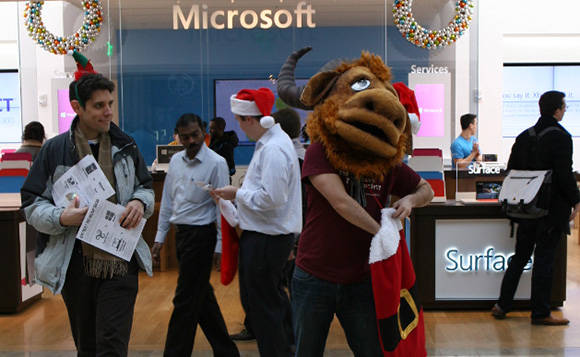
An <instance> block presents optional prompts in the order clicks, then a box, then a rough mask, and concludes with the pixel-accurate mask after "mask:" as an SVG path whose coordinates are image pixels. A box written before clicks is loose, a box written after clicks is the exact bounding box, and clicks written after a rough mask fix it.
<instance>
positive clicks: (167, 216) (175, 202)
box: [152, 113, 239, 356]
mask: <svg viewBox="0 0 580 357" xmlns="http://www.w3.org/2000/svg"><path fill="white" fill-rule="evenodd" d="M175 126H176V128H177V132H178V134H179V139H180V141H181V143H182V145H183V146H184V147H185V150H183V151H181V152H178V153H177V154H175V155H173V157H172V158H171V161H170V162H169V169H168V171H167V176H166V178H165V183H164V186H163V196H162V198H161V208H160V210H159V223H158V227H157V236H156V237H155V243H154V245H153V248H152V255H153V259H154V261H156V262H158V261H159V252H160V250H161V247H162V245H163V242H164V240H165V236H166V235H167V232H168V231H169V224H170V223H172V224H174V225H175V226H176V228H177V234H176V236H175V243H176V248H177V259H178V262H179V278H178V280H177V288H176V290H175V297H174V298H173V306H174V309H173V313H172V315H171V320H170V321H169V328H168V331H167V340H166V342H165V355H166V356H189V355H191V352H192V350H193V343H194V340H195V332H196V329H197V324H198V323H199V325H200V326H201V328H202V330H203V332H204V334H205V336H206V337H207V339H208V341H209V343H210V344H211V346H212V348H213V352H214V354H215V355H216V356H239V352H238V349H237V347H236V345H235V344H234V343H233V341H232V340H231V339H230V337H229V335H228V331H227V328H226V324H225V322H224V319H223V316H222V313H221V311H220V308H219V305H218V303H217V300H216V298H215V294H214V291H213V287H212V286H211V284H210V282H209V278H210V273H211V264H212V257H213V252H214V248H215V245H216V223H215V220H216V213H215V212H216V205H215V202H214V201H213V199H212V198H211V196H210V195H209V189H210V188H219V187H223V186H226V185H227V184H228V183H229V175H228V167H227V164H226V161H225V160H224V158H223V157H221V156H219V155H218V154H216V153H215V152H213V151H212V150H210V149H209V148H208V147H207V146H206V144H205V142H204V132H203V130H202V123H201V119H200V118H199V116H197V115H195V114H190V113H188V114H183V115H182V116H181V117H180V118H179V119H178V120H177V123H176V125H175Z"/></svg>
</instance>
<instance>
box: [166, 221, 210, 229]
mask: <svg viewBox="0 0 580 357" xmlns="http://www.w3.org/2000/svg"><path fill="white" fill-rule="evenodd" d="M175 226H176V227H177V230H186V229H195V228H213V227H215V222H211V223H208V224H202V225H197V224H176V225H175Z"/></svg>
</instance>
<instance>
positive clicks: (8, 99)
mask: <svg viewBox="0 0 580 357" xmlns="http://www.w3.org/2000/svg"><path fill="white" fill-rule="evenodd" d="M0 128H2V130H0V143H19V142H20V139H21V138H22V119H21V112H20V76H19V75H18V71H17V70H0Z"/></svg>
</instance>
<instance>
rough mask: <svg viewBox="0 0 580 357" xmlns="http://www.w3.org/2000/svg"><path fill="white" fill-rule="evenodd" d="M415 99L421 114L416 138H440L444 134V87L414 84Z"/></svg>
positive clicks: (440, 85) (441, 85)
mask: <svg viewBox="0 0 580 357" xmlns="http://www.w3.org/2000/svg"><path fill="white" fill-rule="evenodd" d="M415 98H416V99H417V105H418V106H419V113H420V114H421V128H420V129H419V132H418V133H417V136H426V137H442V136H443V135H444V134H445V117H444V116H443V114H444V112H445V111H444V110H445V86H444V85H443V84H416V85H415Z"/></svg>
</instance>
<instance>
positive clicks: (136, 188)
mask: <svg viewBox="0 0 580 357" xmlns="http://www.w3.org/2000/svg"><path fill="white" fill-rule="evenodd" d="M73 56H74V57H75V60H76V61H77V68H78V70H77V72H76V73H75V81H73V82H72V83H71V84H70V87H69V90H70V103H71V106H72V108H73V109H74V111H75V112H76V113H77V116H76V117H75V119H74V120H73V122H72V124H71V128H70V130H69V131H68V132H65V133H63V134H61V135H59V136H57V137H55V138H53V139H50V140H48V141H47V142H46V144H45V145H44V146H43V147H42V149H41V151H40V153H39V154H38V157H37V159H36V161H35V162H34V164H33V165H32V168H31V169H30V173H29V175H28V177H27V179H26V181H25V182H24V185H23V186H22V189H21V196H22V207H23V209H24V212H25V214H26V219H27V221H28V223H29V224H31V225H32V226H34V228H36V230H38V231H39V232H41V233H44V234H46V235H48V236H49V238H48V240H47V241H46V246H45V247H44V249H42V251H39V252H37V257H36V260H35V266H36V276H35V279H36V282H38V283H40V284H42V285H44V286H46V287H48V288H49V289H50V290H51V291H52V292H53V293H55V294H58V293H62V296H63V300H64V302H65V305H66V307H67V311H68V315H69V321H70V325H71V330H72V334H73V338H74V341H75V345H76V348H77V350H78V354H79V355H80V356H89V355H91V356H93V355H99V356H105V355H106V356H126V355H127V350H128V344H129V336H130V334H131V325H132V321H133V309H134V305H135V298H136V296H137V290H138V271H139V267H141V268H142V269H144V270H146V271H147V273H148V274H149V275H151V255H150V253H149V248H148V247H147V244H146V243H145V241H144V240H143V238H142V237H140V238H139V239H138V242H137V244H136V248H135V249H134V251H130V252H128V253H129V254H128V257H129V260H128V261H127V260H125V259H123V258H120V257H119V256H117V255H114V254H110V253H108V252H106V251H105V250H102V249H99V248H97V247H95V246H93V245H90V244H87V243H85V242H84V241H81V240H78V239H75V237H76V236H77V233H78V230H79V226H81V224H82V223H83V219H84V218H85V215H86V213H87V210H88V209H89V207H87V206H81V204H80V202H85V201H84V199H83V197H82V195H83V194H85V195H86V192H87V191H86V190H80V191H79V192H69V193H68V194H67V195H66V198H67V201H68V202H70V203H68V205H67V206H66V207H63V205H62V204H58V203H56V202H60V200H61V199H62V197H55V195H58V192H60V191H59V190H55V189H54V188H55V185H56V183H57V181H58V180H59V178H61V177H62V176H63V175H65V174H66V173H67V172H68V170H69V169H71V168H72V167H75V165H77V163H79V161H80V160H81V159H83V158H84V157H86V156H88V155H93V156H94V159H95V161H96V163H97V165H98V167H97V165H92V166H91V165H88V166H82V167H83V170H84V174H86V175H87V176H90V175H91V173H93V171H94V170H99V169H100V171H102V172H103V173H104V176H105V177H106V180H104V179H103V180H104V181H105V182H101V184H103V183H104V184H106V183H107V181H108V184H109V185H110V186H111V187H112V188H113V191H114V194H113V195H109V196H110V197H108V196H107V197H105V198H108V200H109V201H110V203H112V204H118V205H121V206H123V207H125V208H124V209H122V208H121V211H120V212H121V213H120V214H117V213H114V214H113V216H114V217H115V218H114V219H113V218H112V217H113V216H110V215H109V218H110V219H111V222H112V224H113V225H115V226H116V227H117V228H116V229H117V230H121V228H120V227H122V228H123V229H124V230H126V231H131V230H132V229H135V227H137V226H139V225H142V224H143V221H142V219H143V218H148V217H149V216H151V214H152V213H153V205H154V195H153V190H152V188H151V184H152V179H151V176H150V175H149V173H148V171H147V167H146V165H145V162H144V161H143V157H142V156H141V153H140V152H139V150H138V149H137V145H136V144H135V141H134V140H133V139H132V138H131V137H129V136H128V135H127V134H125V133H124V132H123V131H122V130H121V129H119V127H117V126H116V125H115V124H114V123H112V122H111V121H112V119H113V111H112V108H111V106H112V104H113V95H112V93H113V90H114V87H115V85H114V83H113V82H111V81H110V80H109V79H107V78H105V77H103V76H102V75H100V74H97V73H95V72H94V71H93V69H92V66H91V64H90V62H89V61H88V60H87V59H86V58H84V56H82V55H80V54H79V53H77V52H75V53H74V55H73ZM84 174H82V175H80V176H79V175H77V177H76V179H77V180H75V177H72V176H69V177H68V180H67V181H68V184H70V185H74V184H76V183H78V182H79V181H80V180H82V179H83V176H84ZM89 181H90V180H89ZM105 191H106V190H105ZM85 198H86V197H85ZM97 198H98V197H95V200H94V201H95V202H96V199H97ZM101 198H102V197H101ZM65 202H66V201H65ZM105 213H106V214H108V213H109V212H107V211H105ZM104 219H107V217H104ZM115 221H116V222H115ZM91 238H95V237H91Z"/></svg>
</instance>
